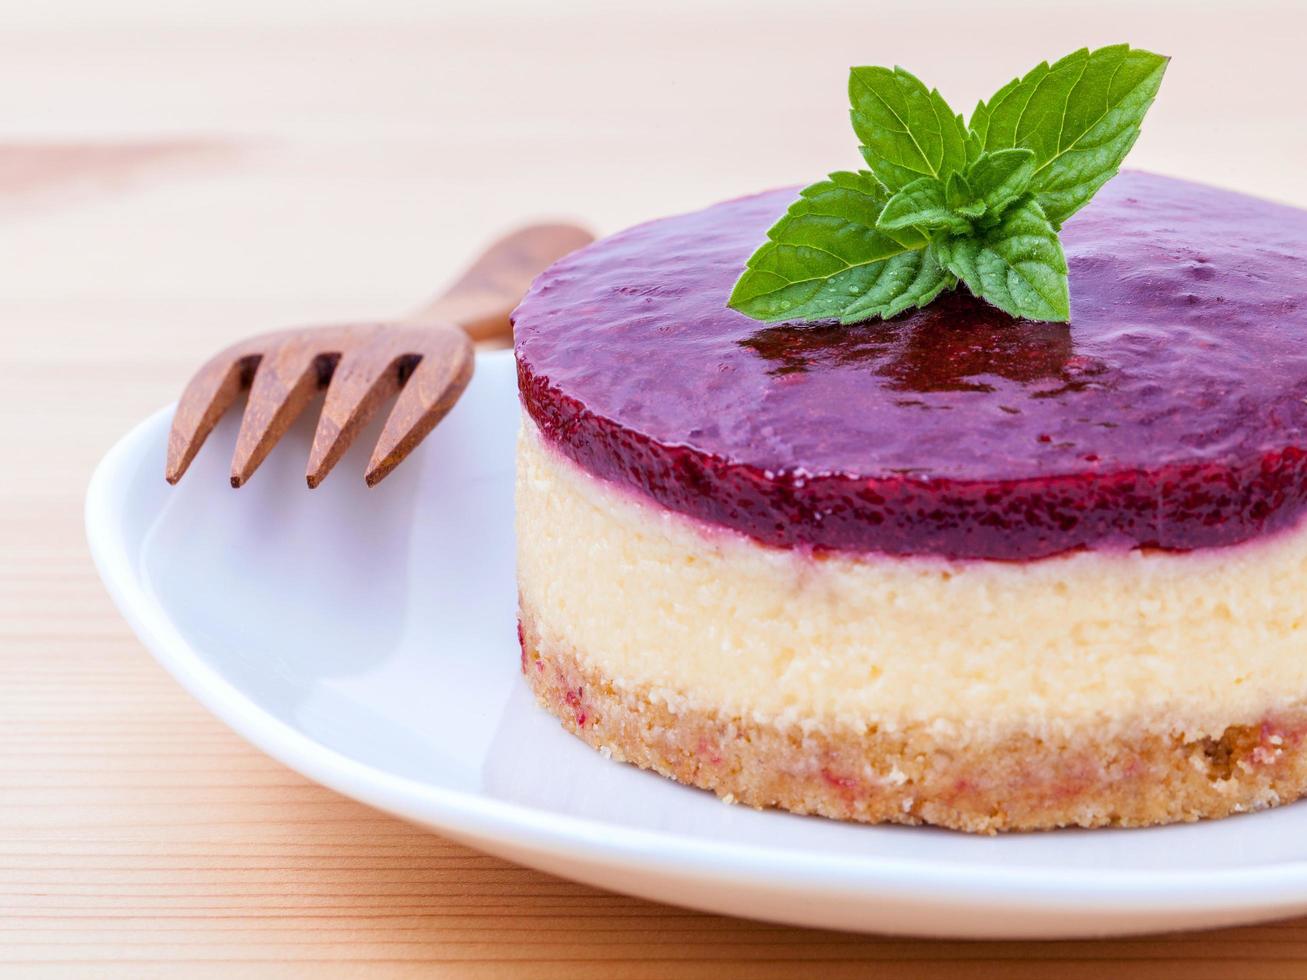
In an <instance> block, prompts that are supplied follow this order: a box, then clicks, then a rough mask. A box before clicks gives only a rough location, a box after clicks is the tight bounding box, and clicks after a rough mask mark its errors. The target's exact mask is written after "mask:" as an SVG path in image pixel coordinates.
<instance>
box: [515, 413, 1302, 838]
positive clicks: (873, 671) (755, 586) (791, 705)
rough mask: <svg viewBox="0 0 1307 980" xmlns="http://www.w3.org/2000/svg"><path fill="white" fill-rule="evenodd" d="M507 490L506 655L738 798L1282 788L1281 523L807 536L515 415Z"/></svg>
mask: <svg viewBox="0 0 1307 980" xmlns="http://www.w3.org/2000/svg"><path fill="white" fill-rule="evenodd" d="M517 492H518V515H519V518H518V519H519V522H520V525H521V529H520V533H519V561H518V566H519V589H520V601H521V622H522V637H523V669H524V671H525V673H526V677H527V679H528V681H529V682H530V683H531V685H532V687H533V688H534V689H535V690H536V693H537V695H538V696H539V697H540V699H541V701H542V703H543V704H545V706H546V707H547V708H548V709H549V710H551V711H553V712H554V713H555V714H557V715H558V716H559V717H560V718H561V719H562V720H563V722H564V724H565V725H567V727H569V728H570V729H572V730H573V731H575V732H576V733H577V734H579V735H581V736H582V737H583V738H585V739H586V740H587V741H590V742H591V743H592V744H594V745H596V746H598V747H601V748H606V749H607V751H609V752H611V753H612V754H613V755H614V756H616V757H619V758H623V759H627V760H629V761H632V762H635V763H637V764H639V765H643V766H646V767H649V768H653V769H656V770H657V771H659V772H663V773H664V774H667V775H671V776H674V777H675V778H677V779H680V780H681V781H683V782H688V783H691V784H693V785H698V786H703V787H705V788H709V789H713V790H715V791H717V792H718V793H720V794H721V795H723V796H734V797H735V798H736V799H739V800H741V801H742V802H748V803H752V804H755V805H760V806H761V805H777V806H783V807H785V808H787V809H794V810H797V811H799V812H813V813H822V814H825V815H827V816H836V817H843V818H850V819H859V820H897V821H906V822H921V821H924V822H929V823H937V824H940V825H943V826H955V827H959V828H961V829H969V830H988V829H1011V828H1019V827H1048V826H1058V825H1063V824H1076V825H1082V826H1095V825H1099V824H1108V823H1116V824H1123V825H1141V824H1145V823H1155V822H1167V821H1170V820H1181V819H1195V818H1197V817H1200V816H1220V815H1224V814H1226V813H1231V812H1236V811H1238V810H1240V809H1249V808H1255V807H1260V806H1266V805H1271V804H1273V803H1276V802H1283V801H1287V800H1289V799H1293V798H1296V797H1297V796H1298V795H1299V794H1300V793H1301V791H1302V787H1303V776H1304V771H1305V770H1304V761H1303V757H1302V743H1303V736H1304V732H1305V731H1307V718H1305V716H1304V702H1305V701H1307V658H1304V657H1302V656H1301V655H1300V651H1301V635H1302V634H1301V630H1302V628H1303V624H1304V622H1307V597H1304V595H1303V593H1302V590H1301V589H1299V588H1296V586H1295V583H1298V582H1301V581H1302V574H1303V571H1304V570H1307V533H1304V532H1302V531H1298V530H1295V531H1292V532H1289V533H1286V534H1282V535H1278V536H1276V537H1274V538H1270V539H1266V540H1263V541H1260V542H1257V543H1255V544H1250V545H1243V546H1239V547H1237V548H1229V549H1220V550H1219V551H1212V552H1194V553H1190V554H1185V555H1175V554H1167V553H1158V552H1153V553H1141V552H1137V551H1136V552H1120V553H1115V554H1108V553H1098V552H1094V553H1084V554H1077V555H1069V556H1062V557H1057V558H1050V559H1045V560H1043V561H1040V562H1023V563H1009V562H980V561H944V560H940V559H929V558H927V559H921V560H903V559H889V558H886V557H884V556H866V557H858V558H853V557H848V556H826V557H814V556H811V555H806V554H802V553H799V552H797V551H794V550H789V549H777V548H768V547H765V546H763V545H760V544H758V543H757V542H755V541H753V540H752V539H750V538H748V537H746V536H743V535H739V534H734V533H732V532H727V531H724V530H722V529H720V528H714V527H711V526H707V525H697V524H695V522H692V521H690V520H688V519H686V518H685V517H683V516H681V515H677V514H673V513H670V512H668V511H665V510H661V509H659V508H657V507H655V506H653V505H651V504H650V503H649V502H648V501H646V500H645V499H644V498H642V497H640V496H639V495H638V494H634V493H632V492H630V491H628V490H626V489H625V488H621V487H614V486H612V485H608V484H605V483H603V482H602V481H599V480H597V479H595V478H594V477H593V476H591V475H590V474H588V473H586V472H585V471H584V470H582V469H580V468H579V467H577V466H576V465H575V464H574V463H572V462H571V461H570V460H569V459H567V458H566V457H565V456H563V455H562V454H561V453H559V452H557V451H556V450H555V449H553V448H552V447H551V446H550V445H549V444H548V443H547V442H546V441H545V440H544V439H542V438H541V436H540V434H539V433H538V431H537V430H536V429H535V427H534V425H533V423H531V422H530V420H529V419H527V420H524V424H523V430H522V435H521V440H520V445H519V457H518V491H517ZM959 624H965V629H961V628H959ZM1236 652H1237V654H1238V655H1235V653H1236ZM713 759H719V760H723V761H720V762H713V761H712V760H713Z"/></svg>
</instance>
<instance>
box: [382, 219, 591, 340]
mask: <svg viewBox="0 0 1307 980" xmlns="http://www.w3.org/2000/svg"><path fill="white" fill-rule="evenodd" d="M592 241H594V236H593V235H592V234H590V232H588V231H586V230H585V229H584V228H580V227H578V226H576V225H569V224H548V225H527V226H526V227H525V228H519V229H518V230H517V231H514V232H510V233H509V234H507V235H505V236H504V237H503V238H500V239H499V240H498V241H496V242H494V243H493V244H492V245H491V246H490V247H489V248H487V249H486V250H485V251H484V252H482V253H481V254H480V255H479V256H477V259H476V261H474V262H473V263H472V265H471V266H469V267H468V269H467V270H466V271H465V272H464V273H463V274H462V275H461V276H459V277H458V278H457V279H456V280H454V282H453V283H452V284H451V285H450V286H449V287H448V288H447V289H446V290H445V291H444V292H443V293H441V294H440V295H439V296H437V297H436V298H435V299H433V300H432V301H431V302H430V303H428V304H427V305H426V306H424V307H422V308H421V309H420V310H418V311H417V312H416V313H414V314H412V315H411V316H408V317H406V318H405V322H407V323H411V324H415V325H416V324H425V323H432V322H438V323H455V324H457V325H458V326H460V327H462V328H463V330H464V331H465V332H466V333H467V334H468V336H470V337H471V338H472V339H473V340H474V341H487V340H500V341H511V340H512V339H513V326H512V324H511V323H509V320H508V317H509V314H510V313H512V312H513V308H514V307H515V306H517V304H518V302H519V301H520V300H521V299H522V295H523V294H524V293H525V292H526V291H527V288H528V287H529V286H530V285H531V282H532V280H534V279H535V277H536V276H537V275H539V274H540V272H541V270H543V269H544V268H545V267H546V266H548V265H550V264H551V263H552V262H554V261H555V260H557V259H560V258H562V257H563V256H564V255H566V254H567V253H568V252H573V251H575V250H576V249H578V248H581V247H582V246H584V245H588V244H589V243H590V242H592Z"/></svg>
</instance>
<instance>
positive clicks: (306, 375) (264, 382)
mask: <svg viewBox="0 0 1307 980" xmlns="http://www.w3.org/2000/svg"><path fill="white" fill-rule="evenodd" d="M326 340H327V338H326V337H323V336H321V335H317V336H314V335H307V336H304V337H291V338H290V339H288V340H287V341H285V342H284V343H283V344H281V345H280V346H279V347H276V348H274V349H272V350H269V351H268V352H267V353H266V354H265V355H264V356H263V359H262V360H261V361H260V362H259V366H258V369H257V370H256V371H255V372H254V382H253V383H252V384H251V385H250V397H249V400H248V401H247V402H246V405H245V417H244V418H242V419H241V430H240V433H239V435H237V436H236V452H235V453H234V454H233V456H232V460H231V485H232V486H233V487H239V486H241V485H242V484H244V483H245V482H246V481H247V480H248V479H249V478H250V477H251V476H252V475H253V474H254V471H255V470H256V469H258V468H259V464H260V463H262V462H263V460H264V459H265V458H266V457H267V455H268V453H269V452H271V451H272V447H273V446H275V445H276V444H277V441H278V440H279V439H281V437H282V436H283V435H285V434H286V430H287V429H289V428H290V427H291V424H292V423H293V422H294V421H295V420H296V419H297V418H299V415H300V413H301V412H303V411H304V407H305V406H306V405H308V403H309V399H311V398H312V397H313V394H314V392H316V391H317V390H318V389H319V388H320V387H321V386H322V384H323V383H324V381H325V378H324V377H323V375H324V374H328V372H329V370H330V365H331V364H332V361H331V360H330V358H331V356H332V354H333V353H338V351H332V349H331V347H330V346H328V345H326V344H325V341H326ZM324 367H325V368H326V370H325V371H324V370H323V368H324ZM328 376H329V374H328Z"/></svg>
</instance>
